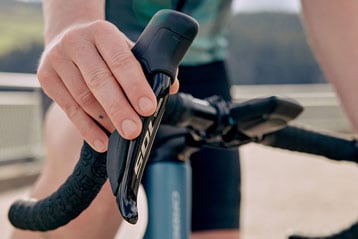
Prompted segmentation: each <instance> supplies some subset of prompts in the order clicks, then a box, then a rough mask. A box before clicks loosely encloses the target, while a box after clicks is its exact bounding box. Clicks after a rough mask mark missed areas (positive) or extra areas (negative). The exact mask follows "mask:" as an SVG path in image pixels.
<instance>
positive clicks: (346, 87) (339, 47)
mask: <svg viewBox="0 0 358 239" xmlns="http://www.w3.org/2000/svg"><path fill="white" fill-rule="evenodd" d="M357 11H358V2H357V1H355V0H346V1H337V0H314V1H312V0H311V1H310V0H303V1H302V16H303V22H304V25H305V30H306V33H307V36H308V38H309V43H310V46H311V48H312V50H313V52H314V53H315V56H316V58H317V60H318V61H319V63H320V66H321V68H322V70H323V72H324V74H325V75H326V78H327V79H328V80H329V81H330V82H331V83H332V85H333V86H334V88H335V89H336V92H337V95H338V96H339V99H340V100H341V103H342V106H343V107H344V109H345V111H346V112H347V115H348V117H349V119H350V121H351V124H352V127H353V130H354V132H355V134H357V132H358V110H357V106H356V104H357V102H358V94H357V91H358V67H357V66H356V64H355V63H357V62H358V47H357V42H358V15H357Z"/></svg>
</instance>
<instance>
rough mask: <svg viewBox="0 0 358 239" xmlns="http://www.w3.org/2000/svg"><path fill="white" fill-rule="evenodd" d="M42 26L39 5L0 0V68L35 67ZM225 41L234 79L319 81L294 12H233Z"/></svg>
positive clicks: (19, 69) (32, 69) (20, 69)
mask: <svg viewBox="0 0 358 239" xmlns="http://www.w3.org/2000/svg"><path fill="white" fill-rule="evenodd" d="M42 28H43V24H42V12H41V5H40V4H28V3H23V2H17V1H15V0H0V34H1V35H0V71H12V72H35V71H36V67H37V66H36V65H37V62H38V59H39V57H40V54H41V51H42ZM229 43H230V49H229V53H230V54H229V63H230V64H229V73H230V76H231V78H232V82H233V83H234V84H283V83H285V84H286V83H317V82H323V81H324V77H323V76H322V73H321V71H320V69H319V67H318V65H317V63H316V61H315V59H314V58H313V56H312V53H311V51H310V49H309V47H308V45H307V43H306V40H305V36H304V33H303V29H302V26H301V23H300V19H299V16H298V15H295V14H284V13H257V14H238V15H235V16H234V17H233V18H232V19H231V23H230V27H229Z"/></svg>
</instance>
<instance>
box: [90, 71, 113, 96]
mask: <svg viewBox="0 0 358 239" xmlns="http://www.w3.org/2000/svg"><path fill="white" fill-rule="evenodd" d="M88 75H89V76H88V79H87V85H88V87H89V88H90V89H92V90H98V89H101V88H103V87H104V86H105V85H106V84H107V82H108V81H109V80H111V79H112V78H113V76H112V74H111V73H110V72H109V71H108V70H107V69H105V68H99V67H97V68H93V69H92V71H91V72H89V74H88Z"/></svg>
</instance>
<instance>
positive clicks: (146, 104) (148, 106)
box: [139, 97, 155, 114]
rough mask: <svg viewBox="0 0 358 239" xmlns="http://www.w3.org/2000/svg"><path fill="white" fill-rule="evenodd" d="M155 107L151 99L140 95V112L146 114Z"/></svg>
mask: <svg viewBox="0 0 358 239" xmlns="http://www.w3.org/2000/svg"><path fill="white" fill-rule="evenodd" d="M154 108H155V105H154V103H153V101H152V100H150V99H149V98H148V97H142V98H140V99H139V109H140V111H141V112H142V113H145V114H148V113H152V112H153V110H154Z"/></svg>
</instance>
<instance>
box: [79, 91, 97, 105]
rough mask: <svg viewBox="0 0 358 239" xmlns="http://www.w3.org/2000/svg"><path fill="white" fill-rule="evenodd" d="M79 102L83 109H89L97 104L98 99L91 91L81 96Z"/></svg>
mask: <svg viewBox="0 0 358 239" xmlns="http://www.w3.org/2000/svg"><path fill="white" fill-rule="evenodd" d="M77 101H78V104H80V105H82V106H83V107H88V106H91V105H94V104H95V102H96V98H95V97H94V96H93V94H92V93H91V92H90V91H85V92H83V93H81V94H80V95H79V97H78V99H77Z"/></svg>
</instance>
